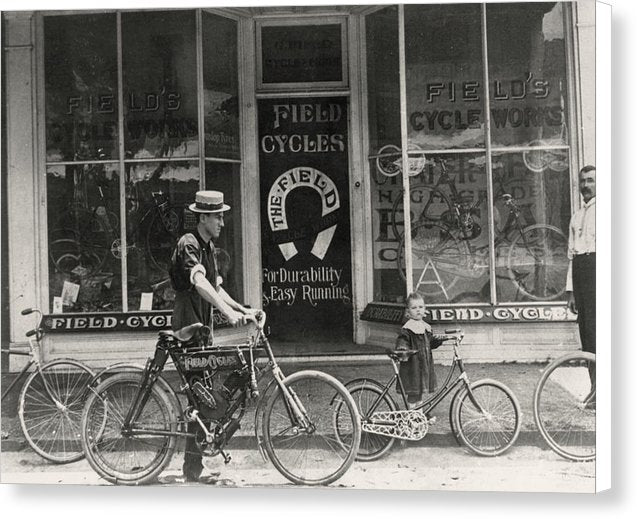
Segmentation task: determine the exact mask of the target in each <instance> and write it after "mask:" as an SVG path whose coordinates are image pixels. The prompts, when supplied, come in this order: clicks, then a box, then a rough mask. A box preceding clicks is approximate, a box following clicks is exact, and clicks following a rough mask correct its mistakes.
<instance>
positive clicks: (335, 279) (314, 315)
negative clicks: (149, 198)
mask: <svg viewBox="0 0 637 519" xmlns="http://www.w3.org/2000/svg"><path fill="white" fill-rule="evenodd" d="M258 114H259V171H260V185H261V235H262V265H263V271H262V282H263V307H264V309H265V311H266V312H267V314H268V320H269V323H270V330H271V335H270V337H271V339H272V340H273V342H274V343H275V344H276V343H277V341H279V342H280V343H287V342H293V343H295V346H298V347H299V348H301V350H304V349H306V348H305V346H306V345H307V347H308V348H310V349H311V350H312V352H313V353H317V351H315V350H316V349H320V348H321V345H320V343H331V344H334V343H336V342H342V341H347V342H351V341H352V271H351V240H350V219H349V182H348V180H349V171H348V165H349V160H348V156H349V151H348V119H349V117H348V103H347V98H345V97H329V98H326V97H317V98H307V97H303V98H290V97H286V98H281V99H262V100H260V101H259V105H258ZM308 352H309V351H308Z"/></svg>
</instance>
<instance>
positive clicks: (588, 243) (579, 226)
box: [566, 197, 595, 292]
mask: <svg viewBox="0 0 637 519" xmlns="http://www.w3.org/2000/svg"><path fill="white" fill-rule="evenodd" d="M591 252H595V197H593V198H591V199H590V200H589V201H588V202H586V203H584V205H583V206H582V207H581V209H579V210H578V211H576V212H575V213H574V214H573V216H572V217H571V223H570V225H569V226H568V259H569V262H568V274H567V276H566V291H567V292H572V291H573V258H574V257H575V256H577V255H579V254H590V253H591Z"/></svg>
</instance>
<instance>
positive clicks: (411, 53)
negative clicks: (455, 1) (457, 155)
mask: <svg viewBox="0 0 637 519" xmlns="http://www.w3.org/2000/svg"><path fill="white" fill-rule="evenodd" d="M480 20H481V16H480V5H479V4H461V5H406V6H405V45H406V48H405V60H406V74H407V117H408V131H409V144H410V146H412V147H413V149H418V148H420V149H429V150H440V149H452V148H482V147H484V146H485V136H484V120H485V117H484V108H483V106H484V88H483V83H484V81H483V79H482V76H483V72H482V71H483V69H482V43H481V24H480Z"/></svg>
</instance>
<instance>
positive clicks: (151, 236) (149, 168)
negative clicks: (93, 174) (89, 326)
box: [119, 161, 199, 311]
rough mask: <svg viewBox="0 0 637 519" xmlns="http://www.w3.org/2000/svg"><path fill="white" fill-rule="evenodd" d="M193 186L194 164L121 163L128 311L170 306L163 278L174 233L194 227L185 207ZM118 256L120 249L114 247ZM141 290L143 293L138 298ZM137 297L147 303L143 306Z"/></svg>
mask: <svg viewBox="0 0 637 519" xmlns="http://www.w3.org/2000/svg"><path fill="white" fill-rule="evenodd" d="M198 189H199V167H198V163H197V162H195V161H192V162H186V161H184V162H145V163H134V164H127V166H126V199H127V204H126V239H127V249H126V252H127V268H128V306H129V310H131V311H134V310H162V309H170V308H172V304H173V301H174V299H175V293H174V291H173V289H172V287H171V284H170V279H169V277H168V269H169V267H170V257H171V255H172V251H173V248H174V247H175V245H176V243H177V240H178V239H179V237H180V236H181V235H182V234H184V233H185V232H192V231H193V230H194V229H195V227H196V226H197V220H196V218H195V215H194V213H191V212H190V211H188V209H187V207H188V205H189V204H190V203H192V202H193V200H194V199H195V193H196V192H197V190H198ZM119 252H120V256H121V248H120V251H119ZM143 294H148V295H146V296H143ZM142 298H145V299H144V301H145V300H146V299H147V300H148V301H149V302H151V301H152V305H150V307H149V306H146V307H144V304H148V303H146V302H144V304H142Z"/></svg>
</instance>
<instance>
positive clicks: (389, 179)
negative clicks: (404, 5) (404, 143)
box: [365, 6, 405, 302]
mask: <svg viewBox="0 0 637 519" xmlns="http://www.w3.org/2000/svg"><path fill="white" fill-rule="evenodd" d="M365 30H366V37H367V39H366V45H367V53H366V59H367V91H368V98H367V106H368V127H369V151H370V157H369V171H370V173H371V176H372V182H371V184H370V185H371V197H372V199H371V204H372V213H373V218H372V222H373V254H374V300H375V301H390V302H393V301H401V300H402V299H403V298H404V292H405V281H404V279H403V277H402V276H401V275H400V271H399V270H398V269H397V268H396V261H397V251H398V244H399V242H400V238H401V232H402V229H400V230H399V229H398V228H397V225H396V223H395V211H394V210H393V209H394V204H395V203H400V204H401V205H400V210H402V202H399V198H400V197H401V196H402V195H401V193H402V176H401V175H400V169H399V168H398V167H397V163H398V161H400V147H399V146H400V79H399V73H398V8H397V7H395V6H393V7H387V8H385V9H382V10H380V11H377V12H375V13H373V14H371V15H369V16H367V18H366V27H365Z"/></svg>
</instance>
